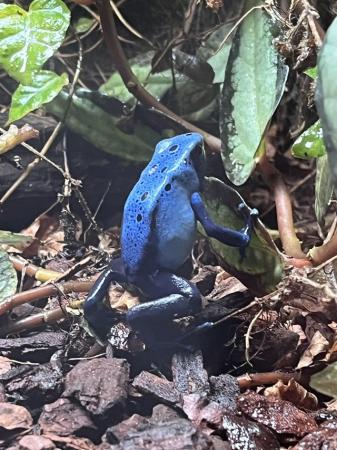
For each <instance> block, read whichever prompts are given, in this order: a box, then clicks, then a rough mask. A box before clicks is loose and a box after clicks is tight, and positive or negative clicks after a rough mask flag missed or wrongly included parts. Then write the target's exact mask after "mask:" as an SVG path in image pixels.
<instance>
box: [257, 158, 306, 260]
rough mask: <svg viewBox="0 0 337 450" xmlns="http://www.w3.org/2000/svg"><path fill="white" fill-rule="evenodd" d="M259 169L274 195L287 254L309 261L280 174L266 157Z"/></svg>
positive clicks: (278, 221) (278, 223) (279, 228)
mask: <svg viewBox="0 0 337 450" xmlns="http://www.w3.org/2000/svg"><path fill="white" fill-rule="evenodd" d="M258 168H259V171H260V172H261V174H262V176H263V178H264V179H265V182H266V183H267V185H268V186H269V187H270V188H271V189H272V191H273V194H274V200H275V207H276V217H277V225H278V231H279V233H280V239H281V242H282V247H283V249H284V251H285V253H286V254H287V256H291V257H293V258H298V259H308V258H307V256H306V255H305V253H304V252H303V251H302V249H301V244H300V241H299V239H298V237H297V236H296V233H295V227H294V219H293V211H292V204H291V198H290V195H289V192H288V189H287V186H286V185H285V183H284V181H283V178H282V176H281V174H280V172H279V171H278V170H277V169H276V168H275V167H274V166H272V165H271V164H270V162H269V161H268V160H267V158H266V157H264V158H262V159H261V160H260V162H259V166H258Z"/></svg>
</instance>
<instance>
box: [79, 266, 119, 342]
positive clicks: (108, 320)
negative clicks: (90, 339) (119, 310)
mask: <svg viewBox="0 0 337 450" xmlns="http://www.w3.org/2000/svg"><path fill="white" fill-rule="evenodd" d="M113 281H117V282H118V283H124V282H126V277H125V274H124V270H123V267H122V263H121V260H120V259H118V260H113V261H112V262H111V265H110V266H109V267H108V268H107V269H106V270H104V271H103V272H102V273H101V274H100V276H99V277H98V278H97V280H96V281H95V283H94V285H93V287H92V288H91V290H90V291H89V294H88V296H87V298H86V300H85V303H84V305H83V311H84V317H85V319H86V321H87V322H88V324H89V325H90V327H91V328H92V330H93V331H94V332H95V334H97V336H98V337H100V338H105V336H106V334H107V333H108V332H109V330H110V328H111V324H112V320H113V318H114V317H115V313H114V312H113V311H112V310H111V309H108V308H107V307H106V306H105V305H104V298H105V295H106V293H107V291H108V289H109V285H110V283H112V282H113Z"/></svg>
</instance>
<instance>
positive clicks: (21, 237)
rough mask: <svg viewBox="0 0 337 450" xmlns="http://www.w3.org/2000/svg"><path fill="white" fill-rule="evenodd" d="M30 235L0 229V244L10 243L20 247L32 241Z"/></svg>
mask: <svg viewBox="0 0 337 450" xmlns="http://www.w3.org/2000/svg"><path fill="white" fill-rule="evenodd" d="M33 240H34V238H33V237H32V236H26V235H25V234H21V233H11V232H10V231H3V230H0V245H11V246H13V247H16V248H19V249H22V248H25V247H27V245H29V244H31V243H32V242H33Z"/></svg>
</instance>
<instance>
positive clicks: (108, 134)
mask: <svg viewBox="0 0 337 450" xmlns="http://www.w3.org/2000/svg"><path fill="white" fill-rule="evenodd" d="M68 98H69V96H68V94H66V93H65V92H60V94H59V95H58V96H57V97H56V98H55V99H54V100H53V101H52V102H51V103H49V104H48V105H47V110H48V111H49V112H50V113H52V114H54V115H55V116H56V117H57V118H59V119H61V118H63V116H64V110H65V107H66V104H67V101H68ZM121 119H122V115H121V116H117V117H116V116H114V115H113V114H112V113H107V112H105V110H104V109H102V108H101V107H99V106H97V105H96V104H95V103H93V102H92V101H90V100H89V99H88V98H80V97H78V96H77V95H74V96H73V98H72V102H71V106H70V108H69V111H68V114H67V117H66V125H67V127H68V128H70V129H71V130H72V131H74V132H75V133H78V134H80V135H81V136H82V137H83V138H84V139H86V140H87V141H88V142H91V143H92V144H93V145H95V146H96V147H97V148H99V149H100V150H102V151H104V152H106V153H109V154H110V155H115V156H118V157H120V158H122V159H126V160H129V161H130V160H131V161H149V159H150V158H151V155H152V153H153V149H154V147H155V145H156V143H157V142H158V140H159V139H160V137H161V136H160V135H159V134H158V133H156V132H154V131H153V130H152V129H151V128H149V127H146V126H145V125H143V124H142V123H140V122H139V121H137V122H136V123H135V124H133V128H132V131H130V132H126V131H123V129H122V123H121ZM124 119H125V117H124ZM129 128H130V127H129Z"/></svg>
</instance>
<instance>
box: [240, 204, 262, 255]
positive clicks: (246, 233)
mask: <svg viewBox="0 0 337 450" xmlns="http://www.w3.org/2000/svg"><path fill="white" fill-rule="evenodd" d="M246 208H247V206H246V205H245V204H244V203H240V204H239V205H238V211H239V212H240V213H241V214H242V216H243V218H244V219H245V221H246V225H245V226H244V228H241V230H240V233H241V234H242V237H243V239H242V244H241V245H240V247H239V252H240V256H241V258H240V261H241V262H242V261H243V259H244V257H245V254H246V248H247V247H248V245H249V243H250V239H251V235H252V231H253V228H254V220H255V219H256V218H257V217H258V215H259V212H258V210H257V209H256V208H253V209H251V210H250V211H249V215H248V216H247V214H246V213H245V210H246Z"/></svg>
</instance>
